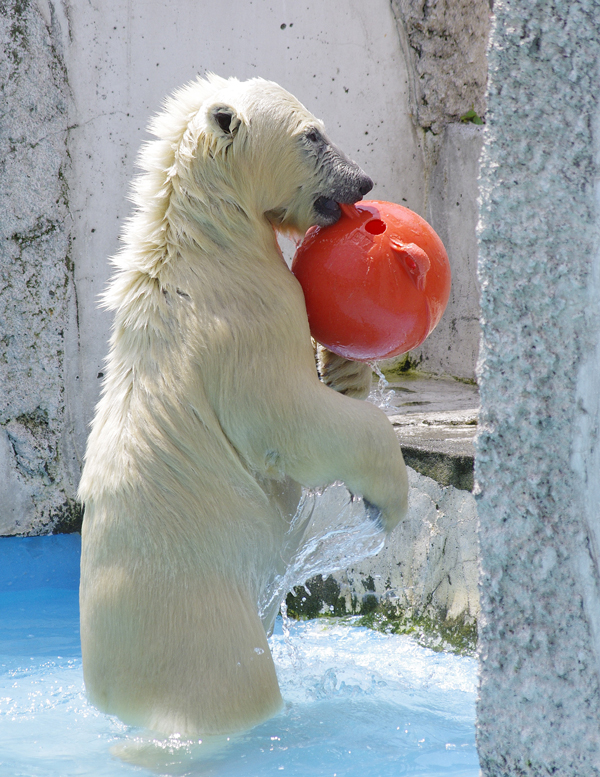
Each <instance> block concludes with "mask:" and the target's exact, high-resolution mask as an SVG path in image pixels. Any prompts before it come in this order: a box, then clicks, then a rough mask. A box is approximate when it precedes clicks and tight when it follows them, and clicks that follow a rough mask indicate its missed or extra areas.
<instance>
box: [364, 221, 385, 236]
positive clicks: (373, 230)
mask: <svg viewBox="0 0 600 777" xmlns="http://www.w3.org/2000/svg"><path fill="white" fill-rule="evenodd" d="M365 229H366V230H367V232H368V233H369V234H370V235H381V234H382V233H383V232H385V230H386V226H385V221H382V220H381V219H371V221H367V223H366V224H365Z"/></svg>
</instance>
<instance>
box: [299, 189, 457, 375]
mask: <svg viewBox="0 0 600 777" xmlns="http://www.w3.org/2000/svg"><path fill="white" fill-rule="evenodd" d="M341 207H342V216H341V218H340V219H339V221H337V222H336V223H335V224H333V225H332V226H329V227H312V228H311V229H309V231H308V232H307V233H306V237H305V238H304V240H303V242H302V243H301V245H300V246H299V247H298V250H297V251H296V255H295V256H294V260H293V262H292V272H293V273H294V275H295V276H296V278H297V279H298V281H299V282H300V285H301V286H302V289H303V291H304V298H305V300H306V311H307V313H308V322H309V325H310V331H311V334H312V336H313V337H314V338H315V340H317V341H318V342H319V343H321V344H322V345H324V346H325V347H326V348H328V349H329V350H330V351H333V352H334V353H337V354H339V355H340V356H345V357H346V358H347V359H355V360H358V361H371V360H373V359H389V358H391V357H393V356H399V355H400V354H403V353H406V352H407V351H410V350H411V349H412V348H416V347H417V346H418V345H420V344H421V343H422V342H423V340H425V338H426V337H427V336H428V335H429V334H430V333H431V332H432V331H433V329H434V328H435V326H436V325H437V324H438V322H439V320H440V318H441V317H442V313H443V312H444V310H445V309H446V305H447V304H448V297H449V296H450V263H449V262H448V255H447V253H446V250H445V248H444V246H443V244H442V241H441V240H440V238H439V237H438V236H437V234H436V233H435V232H434V231H433V229H432V228H431V227H430V226H429V224H428V223H427V222H426V221H425V220H424V219H422V218H421V217H420V216H418V215H417V214H416V213H413V211H411V210H409V209H408V208H404V207H402V205H396V204H394V203H393V202H379V201H377V200H371V201H366V202H359V203H357V204H356V205H342V206H341Z"/></svg>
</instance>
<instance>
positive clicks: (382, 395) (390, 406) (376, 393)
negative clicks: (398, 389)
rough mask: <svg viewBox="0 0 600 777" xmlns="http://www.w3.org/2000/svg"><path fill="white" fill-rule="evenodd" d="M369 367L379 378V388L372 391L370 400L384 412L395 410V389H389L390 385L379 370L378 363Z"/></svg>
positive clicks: (370, 364) (373, 363)
mask: <svg viewBox="0 0 600 777" xmlns="http://www.w3.org/2000/svg"><path fill="white" fill-rule="evenodd" d="M369 367H370V368H371V369H372V370H373V372H374V373H375V374H376V375H377V377H378V378H379V381H378V382H377V386H376V387H374V388H372V389H371V393H370V394H369V397H368V400H369V402H372V403H373V404H374V405H377V407H380V408H381V409H382V410H394V409H396V405H395V404H394V397H395V393H394V389H391V388H388V387H389V385H390V383H389V381H388V379H387V378H386V377H385V375H384V374H383V372H382V371H381V370H380V369H379V366H378V364H377V362H369Z"/></svg>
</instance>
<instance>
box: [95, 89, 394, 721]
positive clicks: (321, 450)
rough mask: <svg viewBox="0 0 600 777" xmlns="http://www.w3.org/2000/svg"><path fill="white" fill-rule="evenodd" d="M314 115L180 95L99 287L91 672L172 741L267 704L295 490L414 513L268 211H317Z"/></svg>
mask: <svg viewBox="0 0 600 777" xmlns="http://www.w3.org/2000/svg"><path fill="white" fill-rule="evenodd" d="M220 106H225V107H227V108H229V109H230V110H232V112H233V113H234V119H233V121H232V125H231V130H232V132H231V134H228V133H225V132H223V130H222V129H221V127H219V125H218V123H217V122H216V121H215V119H214V115H215V108H219V107H220ZM309 126H316V127H320V123H319V122H318V121H317V120H316V119H315V118H314V117H313V116H312V115H311V114H310V113H309V112H308V111H307V110H306V109H305V108H304V107H303V106H302V105H300V104H299V103H298V102H297V101H296V100H295V99H294V98H293V97H292V96H291V95H290V94H288V93H287V92H285V91H284V90H283V89H281V88H280V87H279V86H277V85H276V84H273V83H270V82H266V81H262V80H259V79H255V80H251V81H247V82H243V83H241V82H238V81H237V80H234V79H231V80H227V81H225V80H222V79H219V78H216V77H210V78H208V79H205V80H198V81H196V82H194V83H192V84H190V85H189V86H187V87H185V88H184V89H182V90H181V91H180V92H178V93H177V94H176V95H175V96H174V97H173V98H172V99H170V100H169V101H168V103H167V105H166V108H165V110H164V112H163V113H162V114H161V115H160V116H158V118H156V119H155V121H154V123H153V125H152V131H153V133H154V134H155V135H156V136H157V138H158V139H157V140H154V141H152V142H150V143H149V144H148V145H147V146H146V147H145V149H144V150H143V153H142V156H141V166H142V167H143V169H144V171H145V172H144V173H143V175H141V177H140V178H139V179H138V181H137V183H136V186H135V203H136V206H137V208H136V211H135V214H134V216H133V218H132V219H131V221H130V222H129V224H128V226H127V228H126V230H125V234H124V246H123V249H122V250H121V252H120V253H119V255H118V256H117V257H116V258H115V260H114V263H115V265H116V267H117V272H116V274H115V276H114V278H113V280H112V283H111V285H110V288H109V289H108V291H107V293H106V297H105V302H106V305H107V306H108V307H109V308H111V309H112V310H114V311H115V314H114V315H115V319H114V330H113V335H112V339H111V348H110V355H109V357H108V364H107V369H106V378H105V385H104V391H103V395H102V398H101V400H100V403H99V405H98V408H97V412H96V417H95V419H94V422H93V427H92V431H91V434H90V437H89V443H88V450H87V455H86V463H85V468H84V472H83V476H82V479H81V486H80V496H81V498H82V500H83V501H84V503H85V518H84V525H83V532H82V539H83V551H82V566H81V575H82V576H81V639H82V648H83V662H84V676H85V683H86V688H87V692H88V694H89V696H90V698H91V700H92V701H93V702H94V703H95V704H96V705H97V706H98V707H99V708H100V709H102V710H104V711H106V712H109V713H114V714H116V715H118V716H119V717H120V718H121V719H122V720H124V721H125V722H127V723H132V724H135V725H142V726H146V727H148V728H150V729H154V730H157V731H160V732H163V733H166V734H170V733H173V732H180V733H183V734H192V735H200V734H207V733H223V732H232V731H236V730H242V729H245V728H248V727H250V726H252V725H254V724H256V723H258V722H260V721H261V720H264V719H266V718H267V717H269V716H271V715H272V714H274V713H275V712H277V710H278V709H279V708H280V706H281V703H282V702H281V696H280V692H279V688H278V684H277V679H276V676H275V670H274V666H273V662H272V659H271V655H270V652H269V648H268V645H267V640H266V636H265V631H264V628H263V626H262V624H261V622H260V619H259V617H258V615H257V600H258V597H259V593H260V591H261V590H262V587H263V586H264V585H265V581H266V580H267V578H268V577H269V575H270V573H271V572H272V570H273V569H274V568H277V567H281V564H282V563H285V560H282V543H283V538H284V534H285V531H286V528H287V526H288V524H289V520H290V517H291V515H292V514H293V512H294V509H295V505H296V500H297V498H298V490H299V487H298V485H297V484H299V483H300V484H303V485H305V486H318V485H322V484H325V483H330V482H333V481H336V480H342V481H344V482H345V483H346V484H347V486H348V487H349V488H350V490H351V491H352V492H354V493H357V494H362V495H364V496H365V498H367V499H368V500H370V501H371V502H372V503H373V504H374V505H376V506H377V507H379V508H380V509H381V510H382V517H383V520H384V523H385V526H386V528H388V529H390V528H392V527H393V526H394V525H395V524H396V523H397V521H399V520H400V519H401V518H402V517H403V515H404V513H405V510H406V494H407V482H406V473H405V469H404V464H403V461H402V456H401V453H400V448H399V446H398V443H397V441H396V438H395V435H394V432H393V430H392V427H391V426H390V424H389V422H388V421H387V419H386V418H385V416H384V415H383V413H381V412H380V411H379V410H377V409H376V408H375V407H373V406H371V405H369V404H366V403H363V402H360V401H358V400H355V399H350V398H348V397H345V396H342V395H341V394H338V393H336V392H335V391H333V390H331V389H330V388H327V387H326V386H324V385H323V384H322V383H320V382H319V380H318V377H317V373H316V370H315V362H314V356H313V348H312V346H311V340H310V334H309V330H308V323H307V318H306V312H305V308H304V301H303V296H302V291H301V289H300V286H299V285H298V283H297V281H296V280H295V278H294V277H293V275H292V274H291V273H290V272H289V271H288V269H287V267H286V266H285V264H284V262H283V261H282V259H281V255H280V252H279V250H278V246H277V243H276V239H275V234H274V231H273V228H272V226H271V224H270V222H269V220H268V218H267V217H266V215H265V214H267V213H269V212H275V213H277V214H278V220H279V221H281V220H283V224H282V226H283V228H288V229H292V230H297V231H299V232H303V231H304V230H305V229H306V228H307V227H308V226H309V225H310V224H311V223H312V220H313V218H314V216H313V214H312V203H313V202H314V199H315V197H316V196H317V195H318V193H319V189H320V186H322V184H323V182H322V181H320V180H319V174H320V173H319V171H318V170H315V166H314V165H313V164H312V161H311V157H310V155H308V154H306V153H302V152H301V134H302V133H303V132H304V131H305V130H306V128H307V127H309Z"/></svg>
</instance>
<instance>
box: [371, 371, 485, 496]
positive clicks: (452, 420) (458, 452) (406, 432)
mask: <svg viewBox="0 0 600 777" xmlns="http://www.w3.org/2000/svg"><path fill="white" fill-rule="evenodd" d="M371 400H372V401H377V400H379V402H378V404H380V406H381V407H382V409H383V410H384V411H385V412H386V414H387V415H388V417H389V419H390V421H391V423H392V424H393V425H394V428H395V430H396V434H397V435H398V439H399V441H400V444H401V446H402V451H403V453H404V460H405V462H406V464H407V465H408V466H409V467H412V468H413V469H415V470H416V471H417V472H420V473H421V474H422V475H426V476H427V477H430V478H432V479H433V480H436V481H437V482H438V483H439V484H440V485H442V486H454V487H455V488H458V489H460V490H464V491H472V490H473V467H474V458H475V449H474V446H473V440H474V437H475V433H476V431H477V417H478V408H479V393H478V391H477V387H476V386H474V385H472V384H471V383H466V382H463V381H458V380H454V379H452V378H437V377H433V376H424V375H420V374H418V373H408V374H406V375H405V376H403V377H394V379H393V380H391V381H390V382H389V385H388V386H387V387H385V388H384V387H380V388H378V389H377V390H376V391H375V392H374V393H373V394H372V396H371Z"/></svg>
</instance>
